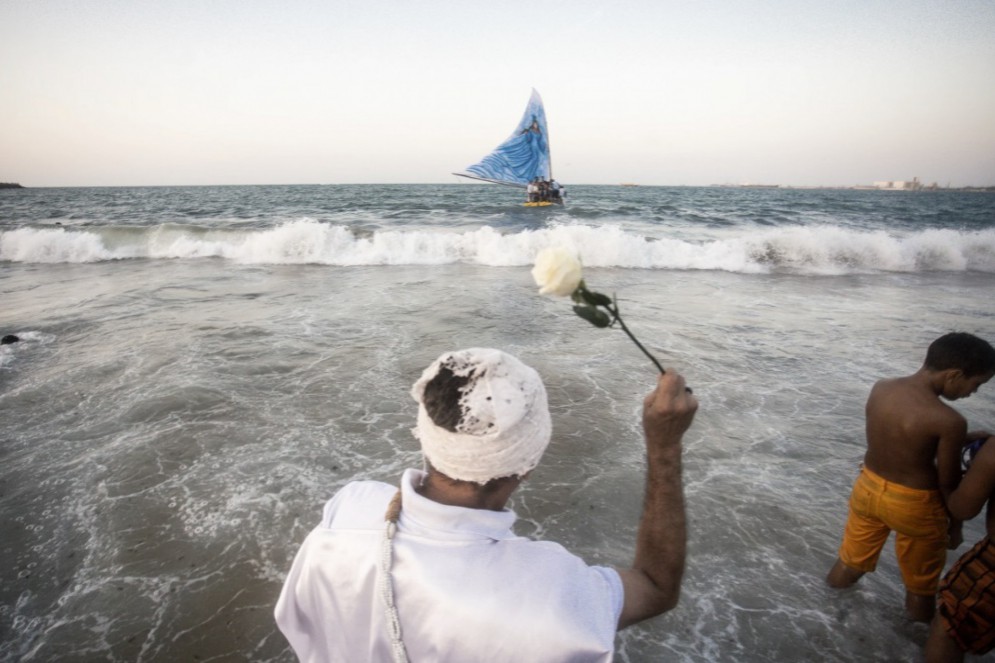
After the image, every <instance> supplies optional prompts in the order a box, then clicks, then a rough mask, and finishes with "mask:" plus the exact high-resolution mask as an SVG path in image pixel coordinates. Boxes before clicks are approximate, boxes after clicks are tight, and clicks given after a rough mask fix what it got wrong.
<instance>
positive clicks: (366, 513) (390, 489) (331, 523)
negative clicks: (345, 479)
mask: <svg viewBox="0 0 995 663" xmlns="http://www.w3.org/2000/svg"><path fill="white" fill-rule="evenodd" d="M396 492H397V487H396V486H391V485H390V484H386V483H383V482H382V481H352V482H350V483H347V484H346V485H345V486H343V487H342V488H341V489H340V490H339V492H337V493H336V494H335V496H334V497H333V498H332V499H330V500H328V502H326V503H325V509H324V513H323V515H322V519H321V525H322V527H325V528H328V529H377V528H381V527H383V520H384V513H385V512H386V508H387V505H388V504H389V503H390V500H391V498H393V497H394V494H395V493H396Z"/></svg>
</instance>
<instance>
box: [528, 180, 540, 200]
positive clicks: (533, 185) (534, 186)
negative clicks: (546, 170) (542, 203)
mask: <svg viewBox="0 0 995 663" xmlns="http://www.w3.org/2000/svg"><path fill="white" fill-rule="evenodd" d="M526 192H527V193H528V196H529V202H530V203H537V202H539V178H538V177H536V178H535V179H533V180H532V181H531V182H529V185H528V186H527V187H526Z"/></svg>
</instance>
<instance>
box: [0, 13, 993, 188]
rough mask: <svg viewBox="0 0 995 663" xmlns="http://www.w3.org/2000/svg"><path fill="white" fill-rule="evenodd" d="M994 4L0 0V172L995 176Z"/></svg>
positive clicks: (391, 177)
mask: <svg viewBox="0 0 995 663" xmlns="http://www.w3.org/2000/svg"><path fill="white" fill-rule="evenodd" d="M993 35H995V0H955V1H951V0H906V1H905V2H901V3H898V2H884V1H881V0H859V1H850V0H830V1H825V0H822V1H810V0H791V1H788V0H785V1H781V0H767V1H761V0H727V1H722V2H720V1H709V0H694V1H692V0H684V1H682V2H677V1H674V0H647V1H645V2H642V1H640V2H628V1H626V0H618V1H617V2H614V3H607V2H605V1H604V0H597V1H589V0H569V1H563V2H561V1H558V0H557V1H546V0H531V1H529V2H519V1H518V0H502V1H501V2H493V1H478V0H460V1H448V0H418V1H416V2H410V1H409V2H402V1H399V0H398V1H391V2H387V1H384V0H355V1H354V0H281V1H280V2H276V1H275V0H271V1H262V0H190V1H176V0H153V1H149V0H0V182H19V183H21V184H22V185H24V186H38V187H43V186H143V185H201V184H203V185H209V184H335V183H437V182H438V183H447V182H458V181H462V180H461V178H457V177H455V176H453V175H452V174H451V173H452V172H454V171H461V170H463V169H464V168H465V167H466V166H468V165H470V164H472V163H475V162H476V161H478V160H479V159H480V158H482V157H483V156H484V155H485V154H486V153H487V152H489V151H490V150H491V149H492V148H494V147H496V146H497V145H498V144H499V143H500V142H502V141H503V140H504V139H505V138H507V137H508V135H509V134H510V133H511V131H512V130H513V129H514V128H515V125H516V123H517V122H518V120H519V118H520V117H521V114H522V112H523V111H524V109H525V105H526V103H527V102H528V99H529V95H530V94H531V91H532V89H533V88H535V89H537V90H538V91H539V93H540V94H541V95H542V97H543V100H544V102H545V106H546V115H547V118H548V122H549V137H550V144H551V148H552V166H553V174H554V176H555V177H556V178H557V179H558V180H560V181H561V182H563V183H564V184H567V185H570V184H620V183H634V184H644V185H691V186H694V185H710V184H779V185H782V186H852V185H859V184H871V183H873V182H876V181H882V180H911V179H912V178H913V177H918V178H919V179H920V180H921V181H923V182H924V183H927V184H928V183H932V182H937V183H939V184H940V185H941V186H948V185H949V186H955V187H958V186H991V185H995V36H993Z"/></svg>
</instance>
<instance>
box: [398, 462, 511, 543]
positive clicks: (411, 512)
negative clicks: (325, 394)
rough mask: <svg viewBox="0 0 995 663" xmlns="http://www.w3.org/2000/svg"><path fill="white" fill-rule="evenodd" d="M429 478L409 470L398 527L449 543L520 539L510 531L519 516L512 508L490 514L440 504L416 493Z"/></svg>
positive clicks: (403, 483) (402, 485)
mask: <svg viewBox="0 0 995 663" xmlns="http://www.w3.org/2000/svg"><path fill="white" fill-rule="evenodd" d="M426 476H428V475H427V473H425V472H423V471H421V470H415V469H408V470H405V471H404V476H402V477H401V500H402V501H401V504H402V506H401V518H400V520H399V521H398V528H399V529H400V530H401V531H402V532H405V533H410V534H416V535H417V534H421V535H426V536H431V537H434V538H444V539H450V540H480V539H491V540H494V541H501V540H504V539H514V538H517V537H516V536H515V534H514V532H512V531H511V526H512V525H514V524H515V520H516V518H517V516H516V515H515V512H514V511H512V510H511V509H502V510H501V511H490V510H488V509H469V508H467V507H462V506H449V505H447V504H439V503H438V502H434V501H432V500H430V499H428V498H427V497H423V496H422V495H419V494H418V492H417V491H416V490H415V488H416V487H417V486H420V485H421V484H422V482H423V481H424V480H425V477H426Z"/></svg>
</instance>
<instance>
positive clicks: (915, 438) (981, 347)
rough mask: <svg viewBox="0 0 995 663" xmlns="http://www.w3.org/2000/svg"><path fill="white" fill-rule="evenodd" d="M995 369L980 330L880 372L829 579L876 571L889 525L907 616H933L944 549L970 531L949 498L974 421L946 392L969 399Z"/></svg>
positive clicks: (848, 580)
mask: <svg viewBox="0 0 995 663" xmlns="http://www.w3.org/2000/svg"><path fill="white" fill-rule="evenodd" d="M993 375H995V349H993V348H992V346H991V345H990V344H989V343H988V342H987V341H984V340H982V339H980V338H978V337H976V336H973V335H971V334H965V333H952V334H946V335H944V336H941V337H939V338H938V339H936V340H935V341H933V343H932V344H930V346H929V349H928V350H927V352H926V359H925V361H924V363H923V365H922V367H921V368H920V369H919V370H918V371H917V372H916V373H914V374H913V375H909V376H906V377H900V378H893V379H887V380H880V381H879V382H877V384H875V385H874V387H873V388H872V389H871V394H870V396H869V397H868V399H867V406H866V413H867V414H866V416H867V425H866V427H867V453H866V454H865V455H864V462H863V465H862V466H861V470H860V474H859V476H858V477H857V479H856V481H855V482H854V485H853V491H852V493H851V495H850V508H849V516H848V518H847V521H846V528H845V530H844V532H843V542H842V545H841V546H840V548H839V557H838V558H837V560H836V563H835V565H834V566H833V567H832V569H831V570H830V571H829V574H828V576H827V577H826V582H827V583H828V584H829V585H830V586H831V587H835V588H845V587H850V586H851V585H853V584H854V583H856V582H857V581H858V580H860V578H861V577H862V576H863V575H864V574H865V573H869V572H872V571H874V569H875V567H876V566H877V561H878V558H879V556H880V555H881V550H882V548H883V547H884V544H885V542H886V541H887V539H888V536H889V534H890V533H891V530H895V532H896V540H895V550H896V554H897V556H898V566H899V568H900V569H901V571H902V580H903V581H904V583H905V589H906V592H905V610H906V612H907V614H908V616H909V617H910V618H911V619H913V620H915V621H921V622H929V621H930V620H931V619H932V618H933V614H934V611H935V609H936V599H935V597H936V590H937V587H938V585H939V581H940V574H941V573H942V572H943V565H944V563H945V562H946V554H947V553H946V549H947V547H948V546H949V547H950V548H956V547H957V546H958V545H960V542H961V540H962V538H963V535H962V534H961V521H960V520H959V519H958V518H957V517H956V514H953V517H952V518H950V517H948V511H947V507H946V501H947V500H949V499H950V495H951V494H952V493H953V492H954V490H955V489H956V488H957V484H958V483H959V481H960V477H961V472H960V465H961V450H962V448H963V447H964V444H965V443H966V442H967V439H968V437H967V421H966V420H965V419H964V417H963V416H962V415H961V414H960V413H959V412H957V411H956V410H954V409H953V408H952V407H950V406H949V405H947V404H946V403H944V402H943V401H942V400H941V397H942V398H944V399H947V400H957V399H960V398H967V397H968V396H970V395H971V394H973V393H974V392H975V391H977V390H978V388H979V387H980V386H981V385H983V384H985V383H986V382H988V381H989V380H990V379H991V378H992V376H993Z"/></svg>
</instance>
